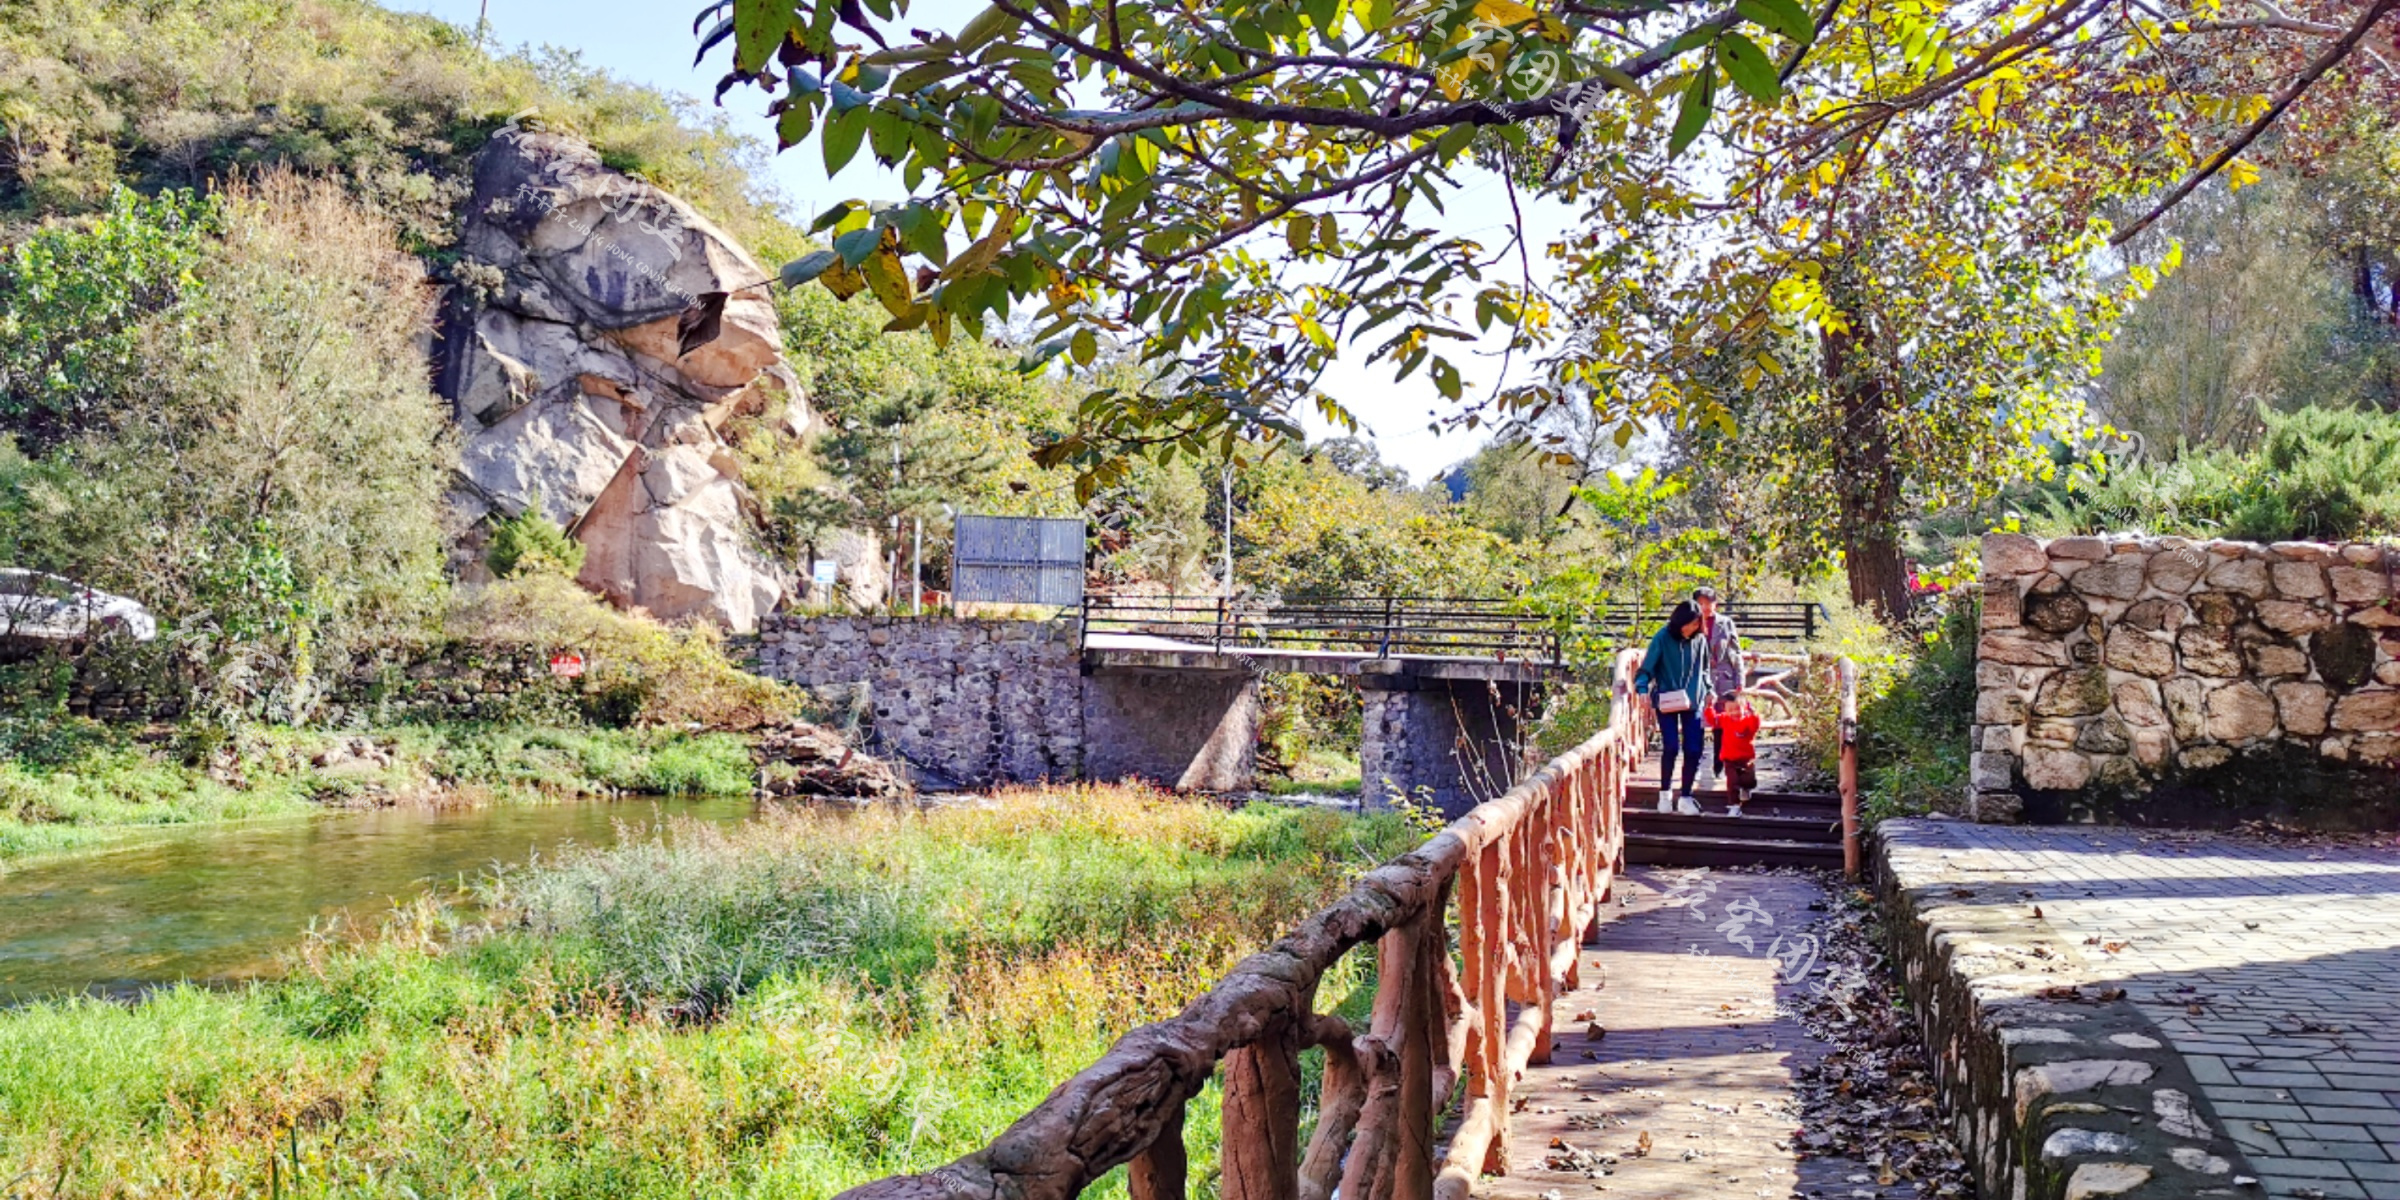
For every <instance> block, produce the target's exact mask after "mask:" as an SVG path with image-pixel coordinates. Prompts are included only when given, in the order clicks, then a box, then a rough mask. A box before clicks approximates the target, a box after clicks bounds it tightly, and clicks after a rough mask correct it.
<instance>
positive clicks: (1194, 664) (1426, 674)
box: [1083, 633, 1572, 683]
mask: <svg viewBox="0 0 2400 1200" xmlns="http://www.w3.org/2000/svg"><path fill="white" fill-rule="evenodd" d="M1083 661H1084V665H1085V666H1086V667H1087V668H1090V669H1093V670H1153V671H1246V672H1250V673H1252V674H1261V675H1279V674H1299V675H1351V676H1355V675H1375V676H1401V677H1408V678H1416V679H1456V680H1489V681H1491V682H1495V683H1535V682H1539V681H1542V680H1550V679H1561V678H1565V677H1566V676H1568V675H1569V674H1571V673H1572V670H1571V668H1568V667H1565V666H1562V665H1560V664H1557V663H1549V662H1537V661H1529V660H1525V659H1505V658H1478V657H1470V656H1465V655H1458V656H1451V655H1437V654H1394V655H1390V656H1383V657H1379V656H1377V655H1374V654H1369V653H1366V652H1363V651H1356V650H1310V649H1301V648H1297V647H1285V646H1274V647H1262V646H1238V645H1227V646H1224V647H1217V646H1212V645H1210V644H1209V643H1207V642H1200V641H1183V640H1180V639H1177V638H1170V637H1161V636H1158V635H1156V634H1147V633H1089V634H1086V635H1084V644H1083Z"/></svg>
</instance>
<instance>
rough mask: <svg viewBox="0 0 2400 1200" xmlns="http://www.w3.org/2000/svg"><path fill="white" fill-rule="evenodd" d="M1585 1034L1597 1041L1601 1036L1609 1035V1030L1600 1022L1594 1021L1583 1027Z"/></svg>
mask: <svg viewBox="0 0 2400 1200" xmlns="http://www.w3.org/2000/svg"><path fill="white" fill-rule="evenodd" d="M1583 1036H1584V1037H1585V1038H1587V1039H1589V1040H1591V1041H1595V1042H1596V1041H1599V1040H1600V1039H1601V1038H1604V1037H1607V1036H1608V1030H1607V1029H1605V1028H1602V1027H1601V1025H1600V1022H1598V1021H1594V1022H1592V1023H1591V1024H1589V1025H1586V1026H1584V1027H1583Z"/></svg>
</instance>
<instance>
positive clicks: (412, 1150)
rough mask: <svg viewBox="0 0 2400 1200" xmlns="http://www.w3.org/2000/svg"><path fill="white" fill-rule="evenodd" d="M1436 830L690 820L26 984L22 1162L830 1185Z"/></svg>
mask: <svg viewBox="0 0 2400 1200" xmlns="http://www.w3.org/2000/svg"><path fill="white" fill-rule="evenodd" d="M1414 839H1415V835H1414V834H1412V833H1411V832H1410V831H1409V830H1408V829H1407V828H1406V827H1405V826H1404V824H1403V822H1402V821H1401V820H1400V819H1399V818H1397V817H1394V816H1388V815H1387V816H1377V817H1363V818H1362V817H1355V816H1348V815H1344V814H1340V813H1334V812H1329V811H1325V810H1322V809H1314V808H1283V807H1253V808H1249V809H1244V810H1241V811H1227V810H1224V809H1222V808H1219V807H1216V806H1213V805H1211V804H1208V803H1205V802H1193V801H1184V800H1176V799H1172V798H1169V797H1166V796H1164V795H1161V794H1159V793H1155V792H1148V791H1141V790H1135V789H1125V788H1079V789H1074V790H1062V791H1047V792H1037V791H1018V792H1011V793H1006V794H1003V795H1001V796H999V797H997V798H995V799H993V800H992V801H990V802H989V803H987V804H980V805H976V806H971V807H958V808H952V809H945V810H938V811H934V812H930V813H926V814H922V815H920V814H915V813H897V812H876V813H865V814H860V815H857V816H855V817H828V816H818V815H811V814H805V813H802V814H793V815H787V816H778V817H773V818H770V819H767V820H764V821H762V822H760V823H758V824H755V825H750V826H745V827H741V828H738V829H731V830H719V829H713V828H706V827H702V826H699V825H696V824H685V825H678V826H674V827H672V828H669V829H666V830H664V831H660V832H657V833H655V834H653V835H652V836H651V837H649V838H647V839H641V840H636V841H633V842H631V843H629V844H625V845H620V846H619V847H617V848H615V849H612V850H605V851H579V852H573V853H570V854H568V855H566V856H564V857H563V858H560V859H558V860H556V861H555V862H553V863H550V864H548V865H545V866H542V867H538V868H534V869H528V870H524V871H517V872H511V873H509V874H507V875H504V876H501V877H499V878H497V879H494V880H491V881H488V882H486V883H485V884H484V885H482V887H481V888H480V889H479V891H478V893H477V895H476V896H475V897H473V898H472V901H471V903H461V904H453V905H448V906H444V905H437V904H435V903H432V902H426V903H423V904H420V905H418V906H416V907H414V908H412V909H410V910H408V911H407V912H405V913H403V914H401V915H400V916H399V917H398V919H397V920H396V921H395V923H394V925H393V927H392V929H391V930H390V931H389V932H388V933H387V934H385V935H383V936H381V937H378V938H375V939H372V940H369V941H366V942H363V943H355V944H350V943H336V942H333V941H328V940H319V941H316V942H312V943H311V944H309V945H308V946H306V947H305V948H303V949H302V950H300V951H299V952H297V953H296V954H295V955H294V956H293V958H292V960H291V962H290V967H291V975H290V977H289V978H287V979H285V980H283V981H281V982H274V983H265V984H260V985H256V986H253V987H247V988H243V989H241V990H237V991H231V992H208V991H201V990H196V989H191V988H176V989H169V990H166V991H162V992H159V993H157V994H155V995H153V996H152V997H151V998H150V999H149V1001H148V1002H146V1003H144V1004H141V1005H137V1006H132V1007H126V1006H121V1005H115V1004H109V1003H104V1002H99V1001H89V1000H75V1001H62V1002H56V1003H48V1004H40V1005H34V1006H31V1007H28V1008H23V1009H18V1010H14V1011H9V1012H6V1013H0V1165H5V1166H6V1167H7V1168H8V1175H9V1177H11V1178H13V1179H14V1180H15V1182H14V1183H12V1184H11V1185H10V1186H11V1188H12V1189H14V1192H13V1194H15V1195H20V1196H27V1197H31V1198H37V1200H53V1198H55V1197H64V1196H68V1195H78V1196H80V1195H92V1194H149V1195H194V1194H227V1193H242V1194H249V1193H257V1194H267V1193H269V1192H270V1191H275V1192H278V1193H279V1194H281V1195H285V1196H337V1195H358V1194H374V1195H395V1196H398V1195H412V1194H413V1195H422V1196H435V1195H460V1196H467V1195H474V1196H481V1195H501V1196H536V1195H539V1196H545V1197H562V1198H564V1197H594V1198H598V1197H609V1198H611V1200H625V1198H630V1197H652V1196H655V1197H669V1196H675V1197H681V1196H690V1195H696V1194H700V1195H716V1196H800V1197H808V1196H827V1195H831V1194H832V1193H834V1192H837V1191H839V1190H841V1189H842V1188H844V1187H848V1186H851V1185H854V1184H857V1183H860V1182H864V1181H865V1180H868V1179H871V1178H874V1177H877V1176H880V1175H884V1174H888V1173H893V1172H898V1171H906V1170H923V1169H927V1168H930V1167H932V1166H935V1165H938V1164H940V1163H943V1162H946V1161H948V1160H949V1159H951V1158H953V1157H955V1156H957V1155H959V1154H961V1153H964V1152H966V1151H968V1150H970V1149H973V1148H975V1147H977V1146H980V1145H981V1144H983V1142H984V1141H985V1140H987V1139H988V1138H989V1137H990V1136H991V1134H992V1133H993V1131H995V1130H997V1129H999V1128H1001V1127H1003V1126H1005V1125H1006V1124H1007V1123H1008V1122H1010V1121H1011V1120H1014V1119H1015V1118H1016V1117H1017V1116H1018V1115H1019V1114H1020V1113H1022V1112H1023V1111H1024V1110H1025V1109H1027V1108H1029V1107H1031V1106H1032V1105H1033V1104H1034V1103H1036V1102H1038V1101H1039V1100H1040V1099H1041V1097H1042V1096H1043V1095H1045V1094H1046V1093H1047V1092H1048V1091H1049V1089H1050V1088H1051V1087H1053V1086H1055V1085H1056V1083H1057V1082H1058V1081H1059V1080H1060V1079H1063V1078H1065V1077H1066V1076H1067V1075H1069V1074H1071V1073H1072V1072H1074V1071H1076V1070H1079V1069H1081V1068H1082V1067H1083V1066H1085V1065H1086V1064H1088V1063H1089V1062H1091V1061H1092V1060H1093V1059H1095V1058H1096V1057H1097V1056H1098V1055H1099V1053H1100V1052H1101V1051H1102V1050H1103V1049H1104V1048H1105V1047H1106V1046H1107V1045H1108V1044H1109V1043H1110V1042H1111V1041H1113V1040H1114V1039H1115V1038H1116V1037H1117V1036H1118V1035H1120V1034H1122V1033H1123V1032H1124V1031H1125V1030H1126V1029H1127V1028H1130V1027H1131V1026H1133V1025H1135V1024H1138V1023H1140V1022H1143V1021H1148V1020H1154V1019H1157V1018H1159V1017H1162V1016H1165V1015H1168V1014H1170V1013H1172V1012H1174V1011H1175V1010H1176V1009H1177V1008H1178V1007H1180V1006H1181V1005H1182V1004H1183V1003H1185V1002H1186V1001H1188V1000H1189V999H1191V998H1192V997H1193V996H1195V995H1196V994H1198V993H1199V992H1200V991H1201V990H1203V989H1205V988H1206V987H1207V986H1208V985H1209V984H1210V983H1211V982H1213V981H1214V980H1215V979H1216V978H1217V977H1218V976H1220V975H1221V974H1222V973H1223V972H1224V971H1225V970H1226V969H1228V968H1229V967H1231V966H1232V965H1233V964H1234V963H1235V962H1236V961H1238V960H1239V958H1240V957H1241V956H1242V955H1244V954H1246V953H1248V952H1249V951H1251V950H1254V949H1256V948H1257V947H1259V946H1260V945H1262V944H1264V942H1266V941H1267V940H1269V939H1270V938H1271V937H1273V936H1274V935H1276V934H1278V933H1279V932H1281V931H1282V930H1283V929H1284V928H1286V927H1287V926H1288V925H1289V924H1290V923H1291V922H1292V921H1294V920H1295V919H1297V918H1298V917H1299V916H1301V915H1303V914H1304V913H1306V912H1309V911H1311V910H1313V909H1314V908H1316V907H1318V906H1320V905H1321V904H1322V903H1324V902H1325V901H1327V900H1328V899H1329V898H1331V897H1332V896H1333V895H1335V894H1336V893H1337V892H1338V891H1339V890H1340V889H1342V888H1343V887H1345V886H1346V885H1347V883H1348V882H1349V880H1350V879H1351V878H1352V877H1353V876H1354V875H1355V874H1356V873H1357V872H1358V871H1359V870H1361V869H1363V868H1365V867H1367V866H1369V865H1372V864H1374V863H1376V862H1378V861H1380V860H1382V859H1384V858H1386V857H1388V856H1389V855H1391V854H1393V853H1396V852H1398V851H1399V850H1401V849H1403V848H1405V847H1406V846H1407V845H1409V844H1411V843H1412V842H1413V841H1414ZM1366 983H1367V981H1365V980H1362V979H1358V978H1353V977H1349V976H1337V977H1335V978H1333V979H1329V980H1328V981H1327V983H1326V986H1325V989H1324V994H1325V1002H1326V1003H1328V1004H1331V1005H1336V1006H1345V1007H1346V1008H1347V1010H1348V1011H1352V1012H1353V1013H1354V1014H1355V1013H1356V1012H1357V1011H1358V1009H1359V1008H1360V1006H1362V1005H1364V1004H1365V1003H1366V1002H1367V1001H1368V999H1369V998H1370V996H1371V987H1366V986H1362V985H1365V984H1366ZM1309 1094H1311V1095H1313V1091H1311V1092H1310V1093H1309ZM1212 1105H1213V1097H1206V1096H1204V1097H1203V1099H1202V1100H1201V1101H1200V1103H1199V1105H1198V1106H1197V1107H1196V1109H1195V1112H1194V1118H1193V1120H1192V1122H1191V1125H1190V1126H1189V1128H1190V1130H1191V1133H1190V1139H1191V1142H1192V1145H1193V1149H1194V1152H1195V1162H1194V1174H1195V1179H1199V1180H1205V1179H1206V1178H1208V1177H1209V1174H1210V1172H1211V1171H1212V1169H1213V1162H1214V1158H1215V1153H1214V1147H1213V1139H1214V1137H1215V1132H1214V1131H1215V1129H1216V1127H1217V1122H1216V1120H1215V1117H1214V1114H1213V1112H1212V1111H1210V1109H1211V1106H1212ZM1120 1189H1121V1185H1118V1186H1117V1187H1116V1188H1104V1189H1103V1191H1104V1192H1106V1193H1107V1194H1118V1192H1119V1190H1120Z"/></svg>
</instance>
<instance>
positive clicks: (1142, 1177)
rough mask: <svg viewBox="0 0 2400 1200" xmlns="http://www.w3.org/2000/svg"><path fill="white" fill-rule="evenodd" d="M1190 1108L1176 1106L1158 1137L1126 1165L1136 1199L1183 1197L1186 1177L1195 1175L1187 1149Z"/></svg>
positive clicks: (1128, 1184) (1160, 1199)
mask: <svg viewBox="0 0 2400 1200" xmlns="http://www.w3.org/2000/svg"><path fill="white" fill-rule="evenodd" d="M1186 1107H1187V1106H1186V1105H1182V1104H1178V1105H1176V1106H1175V1110H1174V1111H1173V1112H1172V1113H1170V1114H1169V1115H1168V1117H1167V1124H1166V1128H1165V1130H1164V1131H1163V1132H1161V1133H1160V1134H1159V1136H1158V1140H1157V1141H1155V1142H1152V1143H1150V1148H1149V1149H1147V1150H1144V1151H1142V1152H1141V1153H1140V1154H1137V1155H1135V1156H1134V1158H1133V1161H1132V1162H1131V1163H1128V1164H1126V1168H1125V1173H1126V1176H1127V1178H1126V1184H1127V1190H1128V1191H1130V1192H1131V1193H1132V1195H1133V1200H1183V1197H1184V1185H1185V1180H1186V1179H1187V1178H1188V1177H1189V1175H1190V1174H1191V1160H1190V1158H1189V1156H1188V1155H1187V1154H1186V1153H1185V1151H1184V1148H1183V1117H1184V1109H1185V1108H1186Z"/></svg>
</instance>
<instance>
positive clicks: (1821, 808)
mask: <svg viewBox="0 0 2400 1200" xmlns="http://www.w3.org/2000/svg"><path fill="white" fill-rule="evenodd" d="M1692 799H1694V800H1697V801H1699V802H1700V807H1702V808H1704V809H1707V810H1708V811H1710V812H1723V811H1725V804H1726V796H1725V789H1723V788H1721V787H1716V788H1694V789H1692ZM1657 807H1658V785H1656V784H1628V785H1626V787H1625V811H1627V812H1635V811H1648V810H1655V809H1656V808H1657ZM1742 808H1743V811H1745V812H1749V813H1753V814H1756V815H1758V816H1762V817H1824V818H1825V819H1826V820H1829V821H1832V820H1839V819H1841V815H1842V798H1841V797H1840V796H1836V795H1834V794H1832V793H1830V792H1786V791H1776V790H1772V789H1767V790H1761V791H1756V792H1752V793H1750V798H1749V799H1748V800H1746V801H1744V802H1743V805H1742Z"/></svg>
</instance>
